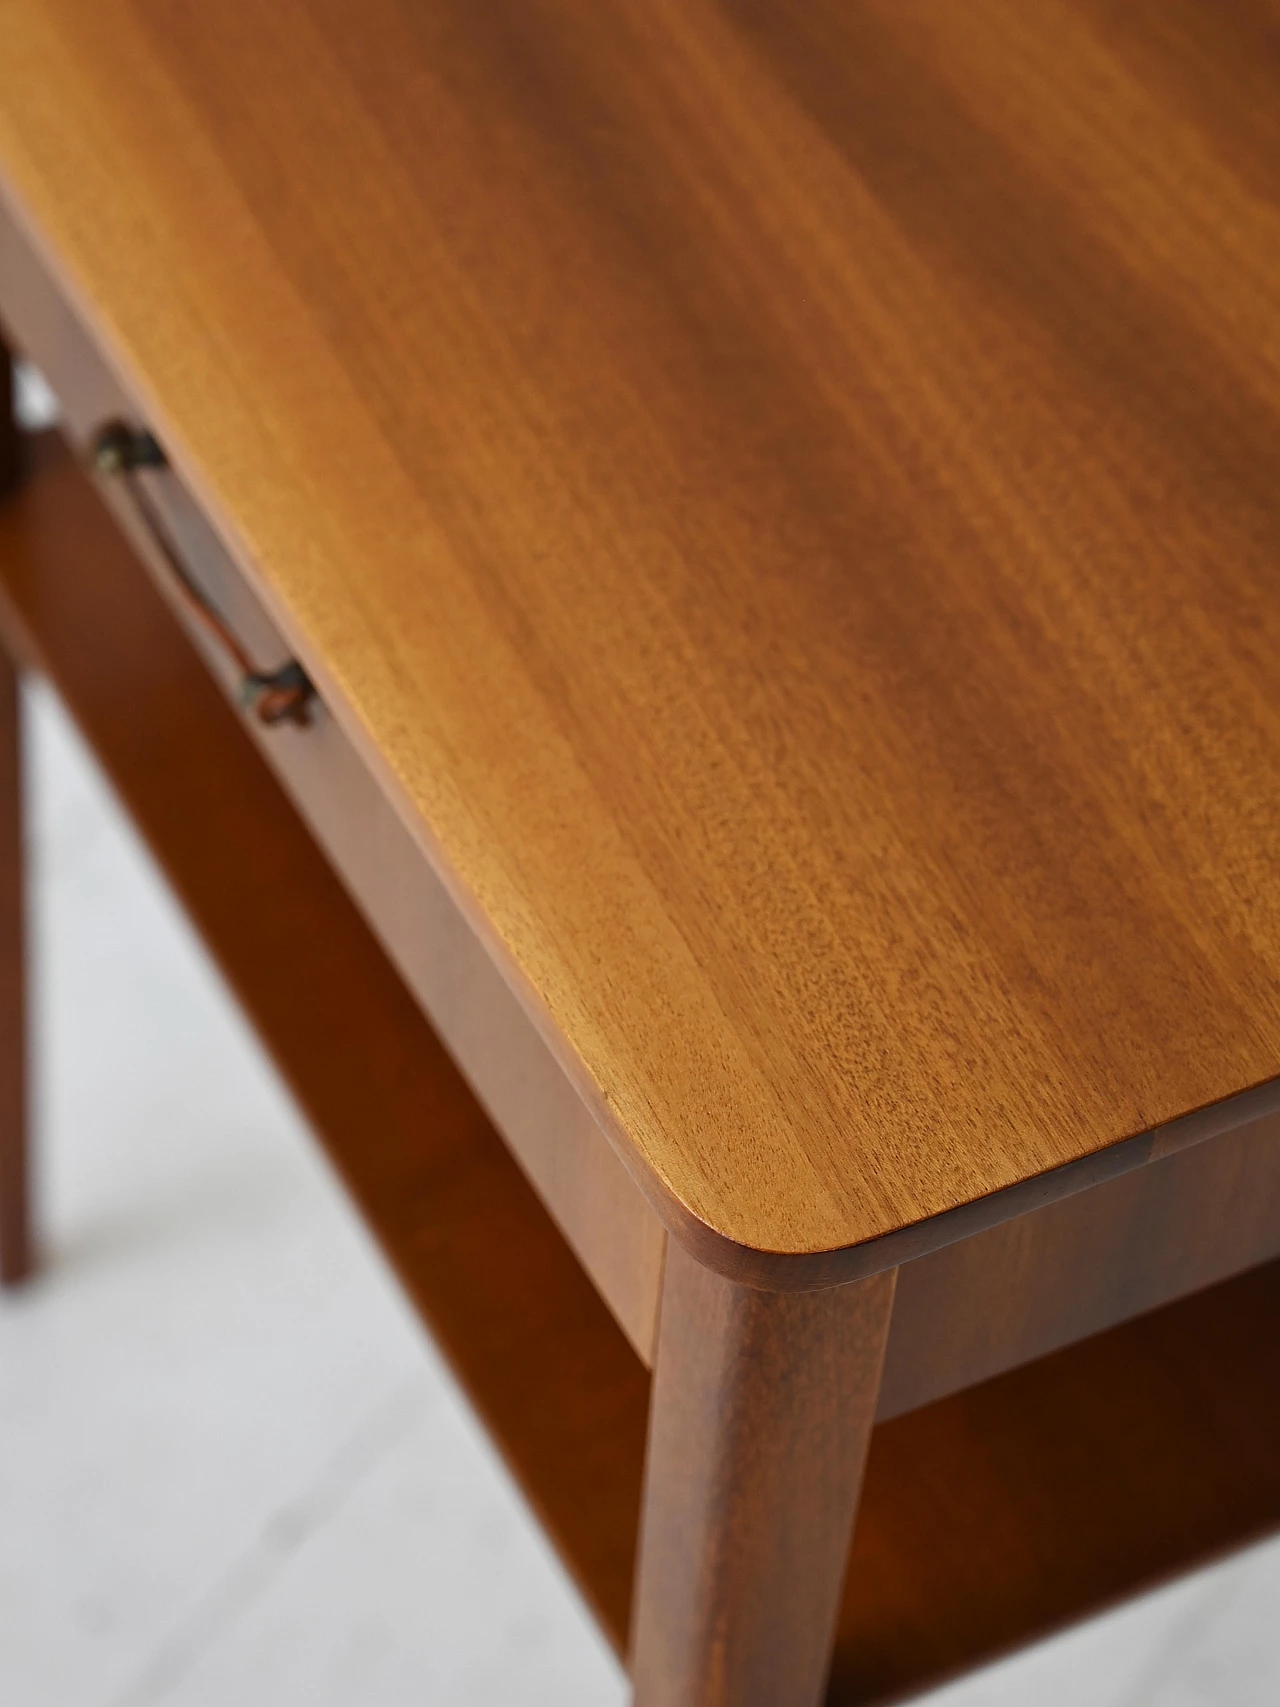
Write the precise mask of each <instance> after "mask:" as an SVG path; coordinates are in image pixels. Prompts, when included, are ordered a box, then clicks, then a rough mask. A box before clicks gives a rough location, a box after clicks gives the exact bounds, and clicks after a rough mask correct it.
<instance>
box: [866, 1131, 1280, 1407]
mask: <svg viewBox="0 0 1280 1707" xmlns="http://www.w3.org/2000/svg"><path fill="white" fill-rule="evenodd" d="M1277 1256H1280V1116H1277V1115H1270V1116H1267V1117H1265V1118H1263V1119H1260V1120H1257V1121H1254V1122H1253V1123H1252V1124H1251V1125H1249V1126H1245V1127H1242V1128H1241V1129H1240V1130H1238V1131H1236V1132H1231V1133H1228V1134H1226V1135H1225V1136H1223V1137H1220V1138H1218V1139H1216V1140H1215V1141H1214V1142H1213V1143H1211V1144H1210V1143H1206V1144H1201V1145H1198V1146H1197V1147H1196V1148H1194V1149H1188V1150H1183V1151H1173V1152H1171V1153H1170V1154H1169V1155H1168V1156H1167V1158H1166V1159H1165V1160H1163V1161H1159V1162H1156V1163H1154V1164H1153V1165H1151V1166H1149V1167H1145V1168H1142V1169H1140V1170H1138V1171H1137V1172H1135V1173H1130V1174H1126V1175H1124V1176H1123V1177H1122V1178H1120V1179H1117V1180H1113V1181H1111V1182H1109V1183H1108V1184H1106V1185H1101V1186H1098V1187H1096V1188H1095V1189H1094V1190H1093V1191H1088V1192H1082V1193H1080V1194H1078V1195H1077V1196H1075V1197H1069V1198H1066V1199H1064V1200H1062V1201H1060V1202H1057V1203H1054V1204H1052V1205H1049V1206H1048V1207H1046V1208H1043V1209H1040V1210H1038V1211H1035V1212H1034V1213H1032V1214H1029V1215H1024V1216H1022V1217H1020V1218H1019V1219H1018V1220H1015V1221H1008V1222H1004V1223H1002V1224H1001V1225H1000V1226H998V1227H996V1228H993V1229H992V1230H991V1231H989V1232H986V1233H981V1234H979V1235H978V1236H977V1237H975V1238H972V1239H967V1240H964V1241H963V1242H961V1243H958V1244H955V1245H951V1246H949V1247H947V1248H946V1249H943V1250H940V1251H936V1252H934V1253H932V1254H931V1255H929V1256H926V1257H922V1258H921V1259H920V1261H919V1262H914V1263H909V1264H907V1265H906V1266H905V1267H904V1268H902V1269H900V1270H899V1273H898V1290H897V1294H896V1298H895V1303H894V1314H893V1328H892V1332H891V1333H890V1336H889V1349H888V1352H887V1354H886V1357H885V1368H884V1378H883V1380H882V1382H881V1387H880V1404H879V1412H878V1414H879V1416H880V1417H882V1418H884V1417H893V1416H898V1415H900V1414H901V1413H902V1412H904V1411H909V1410H913V1409H915V1408H916V1407H917V1406H919V1405H924V1404H928V1403H929V1402H930V1401H931V1400H933V1399H937V1398H941V1397H942V1396H943V1395H945V1394H947V1393H953V1392H956V1391H958V1390H959V1389H960V1388H962V1387H968V1386H972V1385H973V1384H974V1383H976V1382H978V1381H983V1380H986V1379H987V1378H988V1377H989V1376H992V1375H998V1374H999V1373H1001V1371H1003V1370H1005V1369H1012V1368H1014V1367H1015V1366H1016V1365H1018V1364H1020V1363H1026V1362H1029V1361H1030V1360H1031V1359H1033V1358H1036V1357H1041V1356H1043V1355H1044V1354H1045V1353H1046V1352H1050V1351H1056V1350H1057V1349H1058V1347H1060V1346H1063V1345H1068V1344H1070V1343H1071V1341H1073V1340H1078V1339H1083V1338H1084V1337H1085V1336H1086V1335H1088V1334H1095V1333H1098V1332H1099V1331H1101V1330H1102V1329H1104V1328H1110V1327H1113V1326H1114V1325H1115V1324H1116V1323H1117V1322H1123V1321H1127V1320H1128V1319H1129V1318H1130V1317H1131V1316H1136V1315H1139V1314H1141V1312H1143V1311H1145V1310H1151V1309H1154V1308H1156V1307H1157V1306H1158V1305H1161V1304H1165V1303H1168V1302H1169V1301H1170V1300H1171V1299H1173V1298H1178V1297H1182V1296H1183V1295H1185V1294H1186V1293H1189V1292H1195V1291H1197V1290H1199V1289H1200V1288H1201V1287H1204V1286H1211V1285H1213V1284H1214V1283H1215V1282H1216V1281H1219V1280H1224V1279H1226V1278H1227V1276H1228V1275H1232V1274H1238V1273H1240V1272H1241V1270H1243V1269H1246V1268H1251V1267H1253V1266H1254V1265H1255V1264H1258V1263H1263V1262H1266V1261H1268V1260H1269V1259H1271V1258H1273V1257H1277Z"/></svg>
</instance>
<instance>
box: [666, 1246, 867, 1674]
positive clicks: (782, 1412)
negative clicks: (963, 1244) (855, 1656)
mask: <svg viewBox="0 0 1280 1707" xmlns="http://www.w3.org/2000/svg"><path fill="white" fill-rule="evenodd" d="M894 1280H895V1275H894V1274H893V1273H887V1274H882V1275H876V1276H873V1277H872V1278H870V1279H868V1280H864V1281H860V1282H857V1283H856V1284H854V1285H851V1286H844V1287H839V1288H836V1289H834V1290H831V1291H826V1292H775V1293H767V1292H757V1291H754V1290H752V1289H751V1288H749V1287H743V1286H738V1285H736V1284H734V1283H733V1282H732V1281H728V1280H725V1279H723V1278H722V1277H721V1276H720V1275H717V1274H713V1273H712V1272H711V1271H710V1270H709V1269H704V1268H702V1267H700V1266H699V1265H698V1264H697V1263H696V1262H695V1261H694V1260H693V1259H692V1258H691V1257H689V1256H687V1255H686V1254H685V1253H684V1251H682V1250H681V1249H680V1248H679V1247H678V1246H677V1245H676V1243H675V1241H674V1240H672V1241H671V1242H670V1244H669V1246H668V1256H667V1272H666V1276H665V1279H664V1283H663V1298H662V1319H661V1329H660V1334H659V1342H658V1356H657V1363H656V1367H655V1373H654V1392H653V1411H652V1417H651V1422H650V1437H649V1460H648V1468H647V1471H646V1482H645V1496H644V1511H643V1517H642V1525H641V1539H640V1558H639V1569H638V1574H637V1588H636V1604H635V1609H634V1617H633V1655H632V1671H633V1675H634V1678H635V1688H636V1704H637V1707H817V1704H818V1703H819V1702H820V1701H821V1699H822V1695H823V1692H824V1689H825V1687H826V1679H827V1672H828V1669H829V1666H830V1663H831V1652H832V1646H833V1643H834V1639H835V1628H836V1616H837V1612H838V1609H839V1603H840V1592H841V1588H842V1585H843V1581H844V1574H845V1564H846V1560H847V1558H848V1552H849V1542H850V1537H851V1535H852V1530H853V1520H854V1515H855V1512H856V1509H857V1503H858V1494H859V1491H860V1488H861V1484H862V1472H863V1467H864V1465H865V1462H866V1453H867V1446H868V1442H869V1439H870V1435H871V1427H872V1423H873V1421H874V1418H875V1409H876V1398H877V1394H878V1391H879V1386H880V1370H881V1365H882V1362H883V1358H884V1347H885V1342H886V1339H887V1336H888V1328H889V1316H890V1312H891V1309H892V1304H893V1288H894Z"/></svg>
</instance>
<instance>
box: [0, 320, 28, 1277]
mask: <svg viewBox="0 0 1280 1707" xmlns="http://www.w3.org/2000/svg"><path fill="white" fill-rule="evenodd" d="M13 406H14V397H13V369H12V365H11V363H10V360H9V356H8V352H7V351H6V350H5V347H4V345H3V344H0V506H2V505H3V503H4V501H5V499H6V497H7V496H8V495H9V494H10V493H12V492H13V490H14V489H15V487H16V486H17V484H18V479H19V475H20V472H21V468H22V463H23V460H24V456H23V446H22V443H21V441H20V438H19V434H18V432H17V423H16V419H15V417H14V413H13ZM21 709H22V708H21V701H20V695H19V686H18V674H17V670H16V669H15V667H14V661H13V660H12V659H11V658H10V657H8V656H7V655H5V654H3V653H0V1285H4V1286H14V1285H16V1284H17V1283H18V1282H19V1281H21V1280H25V1279H26V1278H27V1276H28V1275H29V1274H30V1273H31V1270H32V1268H33V1267H34V1266H35V1238H34V1233H33V1229H32V1219H31V1157H30V1148H29V1141H30V1134H29V1120H30V1113H29V1109H28V1106H27V1019H26V886H25V883H24V881H23V853H24V850H23V837H22V824H23V811H22V718H21Z"/></svg>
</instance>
